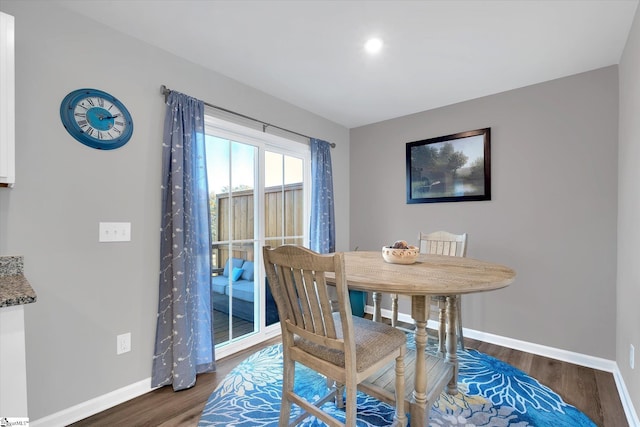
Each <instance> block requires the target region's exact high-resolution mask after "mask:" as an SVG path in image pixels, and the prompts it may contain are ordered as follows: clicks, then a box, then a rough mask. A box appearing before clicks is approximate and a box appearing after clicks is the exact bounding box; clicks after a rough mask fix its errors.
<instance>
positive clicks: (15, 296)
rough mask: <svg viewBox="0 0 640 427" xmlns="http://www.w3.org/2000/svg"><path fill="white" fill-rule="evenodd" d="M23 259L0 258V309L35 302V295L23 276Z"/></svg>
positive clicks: (16, 257)
mask: <svg viewBox="0 0 640 427" xmlns="http://www.w3.org/2000/svg"><path fill="white" fill-rule="evenodd" d="M23 265H24V264H23V257H21V256H0V307H10V306H14V305H22V304H30V303H32V302H36V293H35V291H34V290H33V288H32V287H31V285H30V284H29V282H28V281H27V278H26V277H24V274H23Z"/></svg>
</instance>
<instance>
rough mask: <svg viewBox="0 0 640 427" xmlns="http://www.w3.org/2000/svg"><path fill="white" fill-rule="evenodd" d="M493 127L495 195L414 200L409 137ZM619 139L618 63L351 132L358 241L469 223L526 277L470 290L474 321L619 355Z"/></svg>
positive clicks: (472, 237)
mask: <svg viewBox="0 0 640 427" xmlns="http://www.w3.org/2000/svg"><path fill="white" fill-rule="evenodd" d="M484 127H491V138H492V139H491V167H492V183H493V185H492V200H491V201H481V202H464V203H438V204H414V205H408V204H406V202H405V200H406V196H405V145H406V143H407V142H411V141H417V140H421V139H426V138H432V137H437V136H441V135H449V134H452V133H456V132H461V131H466V130H472V129H478V128H484ZM617 147H618V70H617V67H616V66H613V67H608V68H604V69H599V70H595V71H591V72H588V73H583V74H579V75H576V76H572V77H568V78H563V79H559V80H554V81H550V82H546V83H543V84H538V85H534V86H530V87H525V88H522V89H518V90H513V91H509V92H505V93H500V94H497V95H493V96H487V97H484V98H480V99H476V100H473V101H469V102H464V103H460V104H455V105H451V106H448V107H445V108H439V109H435V110H431V111H426V112H423V113H419V114H414V115H410V116H405V117H401V118H397V119H394V120H389V121H385V122H380V123H377V124H372V125H369V126H363V127H360V128H357V129H352V130H351V158H352V159H358V161H357V162H355V161H354V162H352V163H351V222H350V231H351V246H356V245H357V246H359V247H360V249H363V250H365V249H366V250H380V248H381V247H382V246H383V245H384V244H388V243H390V242H393V241H395V240H398V239H404V240H408V241H416V239H417V236H418V232H419V231H435V230H449V231H451V232H454V233H462V232H468V233H469V243H468V254H467V255H468V256H469V257H472V258H478V259H483V260H488V261H493V262H497V263H500V264H505V265H508V266H510V267H512V268H514V269H515V270H516V272H517V277H516V280H515V282H514V283H513V284H512V285H511V286H509V287H508V288H506V289H503V290H499V291H493V292H489V293H486V294H475V295H469V296H465V297H463V321H464V326H465V327H467V328H471V329H475V330H479V331H482V332H488V333H493V334H497V335H500V336H504V337H510V338H514V339H518V340H523V341H527V342H532V343H537V344H541V345H546V346H550V347H555V348H559V349H565V350H569V351H573V352H578V353H583V354H587V355H592V356H598V357H603V358H606V359H615V356H616V353H615V328H616V322H615V316H616V314H615V309H616V307H615V301H616V215H617V214H616V206H617V203H618V202H617V160H618V157H617ZM401 304H402V305H401V311H402V312H404V313H409V304H408V300H406V301H405V300H403V301H401ZM383 306H385V307H389V301H388V299H386V298H385V299H384V300H383Z"/></svg>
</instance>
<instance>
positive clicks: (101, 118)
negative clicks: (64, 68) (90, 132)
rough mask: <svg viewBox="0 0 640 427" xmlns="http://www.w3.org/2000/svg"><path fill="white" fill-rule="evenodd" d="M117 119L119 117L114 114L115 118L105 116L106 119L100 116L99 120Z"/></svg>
mask: <svg viewBox="0 0 640 427" xmlns="http://www.w3.org/2000/svg"><path fill="white" fill-rule="evenodd" d="M118 117H120V114H116V115H115V116H106V117H102V116H100V120H108V119H117V118H118Z"/></svg>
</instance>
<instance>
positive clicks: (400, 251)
mask: <svg viewBox="0 0 640 427" xmlns="http://www.w3.org/2000/svg"><path fill="white" fill-rule="evenodd" d="M401 242H403V241H401ZM418 254H420V248H419V247H417V246H410V245H407V244H406V242H405V244H404V245H403V244H398V242H396V243H394V244H393V245H392V246H383V247H382V259H384V260H385V261H386V262H388V263H390V264H413V263H415V262H416V259H418Z"/></svg>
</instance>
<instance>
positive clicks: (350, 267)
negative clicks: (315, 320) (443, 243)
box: [344, 251, 516, 426]
mask: <svg viewBox="0 0 640 427" xmlns="http://www.w3.org/2000/svg"><path fill="white" fill-rule="evenodd" d="M344 259H345V274H346V279H347V283H348V286H349V289H355V290H361V291H367V292H372V293H377V294H379V293H389V294H400V295H408V296H410V297H411V317H412V318H413V320H414V322H415V344H416V352H415V371H414V384H413V385H411V384H409V386H410V387H412V388H413V390H412V391H411V392H410V393H408V395H407V398H408V403H409V405H410V412H411V425H416V426H417V425H425V426H426V425H428V422H429V409H430V407H431V405H432V404H433V402H434V401H435V399H437V396H438V395H439V393H440V391H439V390H441V389H442V388H439V386H438V384H434V386H435V387H431V388H430V389H429V390H428V388H427V385H428V384H427V383H428V379H427V376H428V373H429V374H430V375H434V376H435V377H436V378H433V381H435V382H436V383H437V382H442V381H445V382H448V388H447V391H448V392H449V393H450V394H455V393H457V377H458V360H457V356H456V337H455V333H456V332H455V331H456V328H455V322H456V304H455V296H456V295H461V294H470V293H476V292H487V291H493V290H496V289H501V288H504V287H506V286H508V285H509V284H510V283H512V282H513V280H514V278H515V275H516V273H515V271H514V270H512V269H511V268H509V267H506V266H503V265H499V264H494V263H490V262H486V261H480V260H477V259H473V258H467V257H453V256H445V255H429V254H420V255H419V256H418V259H417V261H416V262H415V263H414V264H408V265H406V264H390V263H387V262H386V261H384V259H383V258H382V254H381V252H369V251H353V252H345V253H344ZM432 296H447V299H446V316H447V333H446V338H447V339H446V356H445V360H444V362H445V363H444V364H443V368H442V369H436V368H432V366H431V365H429V366H427V359H428V358H430V357H431V356H427V354H426V351H425V350H426V345H427V320H428V319H429V308H430V298H431V297H432ZM375 311H376V314H374V320H378V321H379V320H380V314H379V307H377V308H376V310H375ZM434 363H436V364H437V361H436V362H434ZM434 366H435V365H434ZM432 372H433V374H431V373H432ZM431 380H432V379H429V381H431Z"/></svg>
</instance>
